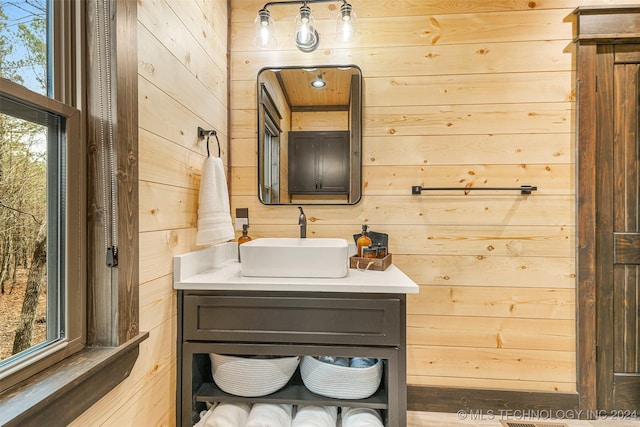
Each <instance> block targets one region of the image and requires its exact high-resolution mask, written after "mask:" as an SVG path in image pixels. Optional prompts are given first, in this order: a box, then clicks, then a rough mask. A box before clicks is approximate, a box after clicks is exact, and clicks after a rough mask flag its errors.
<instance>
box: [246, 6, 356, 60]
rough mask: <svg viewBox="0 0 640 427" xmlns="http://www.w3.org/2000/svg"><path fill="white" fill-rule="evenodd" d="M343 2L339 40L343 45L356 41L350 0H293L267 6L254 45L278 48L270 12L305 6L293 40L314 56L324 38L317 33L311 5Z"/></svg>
mask: <svg viewBox="0 0 640 427" xmlns="http://www.w3.org/2000/svg"><path fill="white" fill-rule="evenodd" d="M328 1H331V2H335V1H339V2H342V5H341V6H340V11H339V12H338V16H337V18H336V39H337V40H338V41H342V42H349V41H352V40H354V39H355V37H356V34H357V33H356V27H355V25H356V14H355V12H354V11H353V8H352V7H351V5H350V4H349V3H347V2H346V0H291V1H273V2H269V3H266V4H265V5H264V6H263V7H262V9H260V11H259V12H258V16H257V17H256V19H255V21H254V24H255V29H256V34H255V37H254V39H253V43H254V44H255V45H256V46H257V47H259V48H262V49H273V48H275V47H276V46H277V43H278V42H277V39H276V36H275V24H274V22H273V19H272V18H271V13H270V12H269V10H268V9H267V8H268V7H270V6H276V5H286V4H302V6H301V7H300V11H299V12H298V14H297V15H296V20H295V23H296V28H295V31H294V33H293V39H294V42H295V44H296V47H297V48H298V49H300V50H301V51H302V52H313V51H314V50H316V48H317V47H318V44H319V43H320V35H319V34H318V31H316V25H315V19H314V17H313V15H312V14H311V8H310V7H309V3H324V2H328Z"/></svg>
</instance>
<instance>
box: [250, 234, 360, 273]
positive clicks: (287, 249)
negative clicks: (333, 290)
mask: <svg viewBox="0 0 640 427" xmlns="http://www.w3.org/2000/svg"><path fill="white" fill-rule="evenodd" d="M348 247H349V245H348V243H347V241H346V240H345V239H329V238H316V239H296V238H287V237H283V238H262V239H255V240H252V241H250V242H247V243H244V244H242V245H240V261H241V262H240V269H241V272H242V275H243V276H252V277H323V278H340V277H345V276H346V275H347V271H348V266H347V263H348V258H349V257H348V254H347V252H348Z"/></svg>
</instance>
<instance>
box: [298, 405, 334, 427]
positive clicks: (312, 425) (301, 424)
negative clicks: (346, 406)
mask: <svg viewBox="0 0 640 427" xmlns="http://www.w3.org/2000/svg"><path fill="white" fill-rule="evenodd" d="M337 421H338V408H337V407H336V406H311V405H309V406H298V412H296V416H295V418H294V419H293V424H291V426H292V427H336V423H337Z"/></svg>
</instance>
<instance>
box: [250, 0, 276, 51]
mask: <svg viewBox="0 0 640 427" xmlns="http://www.w3.org/2000/svg"><path fill="white" fill-rule="evenodd" d="M253 24H254V26H255V30H256V33H255V36H254V37H253V44H254V45H256V46H257V47H259V48H261V49H274V48H275V47H276V46H277V45H278V41H277V40H276V34H275V24H274V22H273V19H272V18H271V14H270V13H269V11H268V10H267V9H260V11H259V12H258V16H256V19H255V20H254V21H253Z"/></svg>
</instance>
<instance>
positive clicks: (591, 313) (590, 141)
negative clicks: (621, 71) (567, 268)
mask: <svg viewBox="0 0 640 427" xmlns="http://www.w3.org/2000/svg"><path fill="white" fill-rule="evenodd" d="M574 17H575V25H574V41H575V42H576V80H577V81H576V91H577V92H576V93H577V100H576V144H577V146H576V175H577V186H576V193H577V194H576V196H577V200H576V203H577V207H576V299H577V307H576V310H577V312H576V319H577V337H576V338H577V355H576V356H577V391H578V395H579V407H580V410H581V411H584V413H587V412H591V413H593V411H595V410H596V409H597V408H598V402H597V389H598V379H597V365H596V351H597V339H596V333H597V327H596V324H597V317H596V316H597V310H596V303H597V298H596V283H597V274H598V271H597V268H596V253H597V251H596V241H597V239H596V232H597V229H596V209H597V207H596V202H597V198H596V190H597V185H598V182H599V181H598V180H597V171H596V158H597V155H596V140H597V138H598V133H597V132H598V130H597V127H596V123H597V115H598V114H597V106H598V101H597V84H598V81H597V67H598V66H597V58H598V49H599V47H598V46H601V45H606V44H621V43H635V42H637V41H638V40H640V6H615V7H580V8H578V9H576V10H575V11H574Z"/></svg>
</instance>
